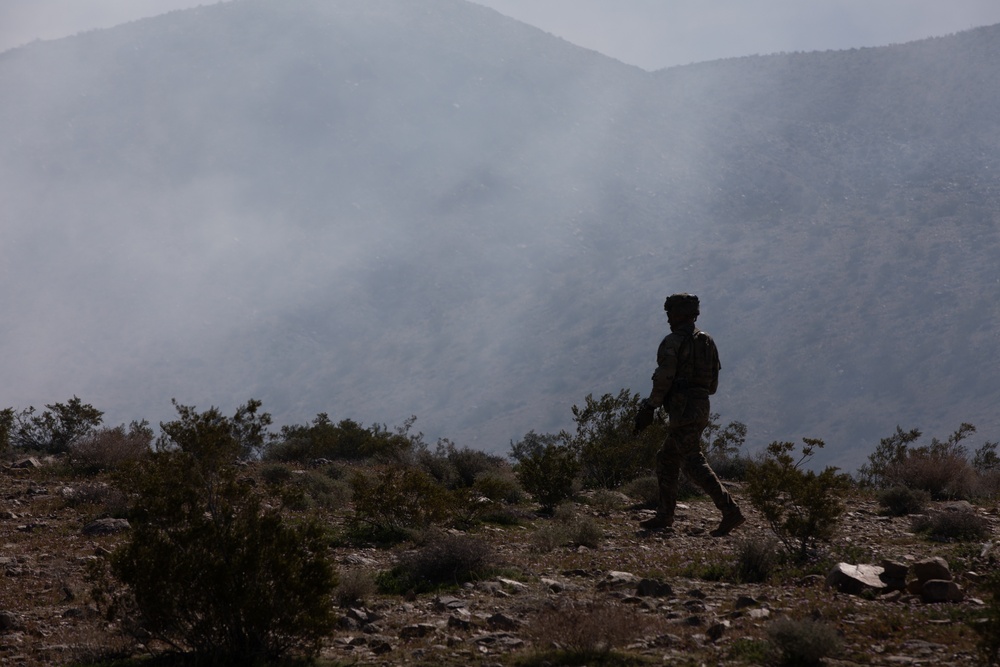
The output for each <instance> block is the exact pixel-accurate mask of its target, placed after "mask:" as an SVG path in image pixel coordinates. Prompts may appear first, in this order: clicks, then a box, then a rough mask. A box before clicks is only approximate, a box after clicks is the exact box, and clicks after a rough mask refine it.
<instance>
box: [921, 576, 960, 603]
mask: <svg viewBox="0 0 1000 667" xmlns="http://www.w3.org/2000/svg"><path fill="white" fill-rule="evenodd" d="M964 598H965V594H964V593H963V592H962V587H961V586H959V585H958V584H956V583H955V582H954V581H951V580H946V579H931V580H929V581H925V582H924V584H923V586H921V588H920V599H922V600H923V601H924V602H928V603H934V602H961V601H962V600H963V599H964Z"/></svg>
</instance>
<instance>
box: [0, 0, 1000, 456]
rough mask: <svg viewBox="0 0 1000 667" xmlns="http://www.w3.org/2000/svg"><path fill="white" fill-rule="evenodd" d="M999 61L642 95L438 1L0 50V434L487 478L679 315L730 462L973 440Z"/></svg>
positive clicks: (982, 387)
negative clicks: (201, 411)
mask: <svg viewBox="0 0 1000 667" xmlns="http://www.w3.org/2000/svg"><path fill="white" fill-rule="evenodd" d="M914 54H916V55H914ZM998 54H1000V28H998V27H992V28H983V29H976V30H974V31H969V32H968V33H958V34H956V35H954V36H950V37H943V38H935V39H932V40H922V41H921V42H915V43H910V44H906V45H898V46H889V47H877V48H873V49H863V50H857V51H850V52H823V53H815V54H788V55H775V56H752V57H747V58H741V59H727V60H725V61H716V62H713V63H705V64H699V65H690V66H685V67H679V68H670V69H667V70H659V71H657V72H653V73H648V72H644V71H642V70H639V69H638V68H634V67H631V66H627V65H624V64H621V63H618V62H617V61H614V60H612V59H609V58H606V57H604V56H601V55H600V54H597V53H595V52H592V51H588V50H586V49H583V48H580V47H576V46H573V45H571V44H569V43H567V42H564V41H563V40H559V39H558V38H554V37H552V36H551V35H547V34H546V33H543V32H542V31H539V30H537V29H534V28H530V27H528V26H524V25H523V24H520V23H517V22H516V21H513V20H511V19H506V18H503V17H501V16H500V15H499V14H497V13H496V12H493V11H492V10H488V9H486V8H482V7H479V6H476V5H472V4H471V3H466V2H461V1H459V0H435V2H433V3H421V4H420V5H419V6H414V5H413V3H405V2H398V1H390V0H384V1H379V2H365V3H358V2H349V1H343V2H336V3H326V2H323V3H320V2H308V1H298V2H288V3H282V4H280V5H278V4H275V3H267V2H262V1H259V0H242V1H241V2H234V3H227V4H225V5H215V6H210V7H203V8H198V9H193V10H184V11H179V12H172V13H170V14H167V15H164V16H161V17H156V18H153V19H146V20H143V21H140V22H136V23H134V24H128V25H126V26H121V27H119V28H115V29H111V30H109V31H95V32H91V33H85V34H84V35H80V36H77V37H74V38H68V39H67V40H59V41H56V42H47V43H40V44H33V45H29V46H26V47H21V48H20V49H15V50H11V51H8V52H5V53H3V54H0V89H3V90H7V91H9V92H11V93H12V94H11V95H10V96H8V97H7V98H6V99H7V100H8V102H7V103H4V102H0V120H2V121H3V122H4V124H5V126H6V127H9V128H12V131H11V132H9V133H8V134H7V136H6V138H0V157H2V160H0V164H2V165H5V166H2V167H0V191H2V194H3V195H4V199H5V201H7V202H8V211H9V214H8V215H9V216H10V217H9V218H8V219H9V220H10V221H11V224H10V225H9V228H8V240H9V243H5V247H4V248H3V249H0V263H2V265H3V267H4V269H3V270H4V274H5V277H6V279H7V280H6V282H7V284H8V285H9V290H8V292H7V294H6V296H5V298H4V302H3V306H4V310H5V312H9V313H16V314H17V317H14V318H12V320H13V321H12V322H9V323H8V324H7V325H6V326H5V329H6V331H5V333H6V336H5V338H6V340H7V341H8V346H9V347H8V349H10V350H15V351H16V354H11V355H7V356H8V359H7V361H5V362H3V363H2V364H0V368H2V369H3V373H4V376H5V377H7V378H9V382H8V389H7V391H6V392H5V393H4V395H2V396H0V402H4V403H9V404H13V405H17V406H24V405H26V404H31V403H34V404H36V405H37V404H40V403H45V402H53V401H58V400H63V399H64V398H65V397H66V396H64V394H65V395H70V394H73V393H76V394H78V395H80V396H81V398H84V399H85V400H87V401H90V402H93V403H94V404H95V405H97V406H98V407H100V408H102V409H105V410H107V411H108V413H109V417H112V416H113V418H114V419H116V420H122V421H127V420H128V419H132V418H142V417H149V418H152V419H154V420H157V419H160V418H169V416H170V415H169V414H167V411H169V409H170V404H169V399H170V398H172V397H173V398H177V399H178V400H179V401H180V402H181V403H184V404H188V403H192V404H197V405H207V404H222V405H223V406H227V405H230V404H232V405H234V406H235V405H237V404H239V403H240V402H242V401H244V400H246V399H247V398H249V397H251V396H252V397H255V398H260V399H262V400H263V401H264V407H265V409H270V410H272V411H273V412H274V413H275V414H276V416H278V417H279V419H280V420H281V421H284V422H293V423H303V422H306V421H308V420H309V419H311V417H312V416H313V415H314V414H316V413H318V412H329V413H330V414H331V416H334V417H336V418H346V417H350V418H354V419H358V420H361V421H365V422H372V421H378V422H389V423H402V421H403V420H404V419H406V418H407V417H408V416H409V415H411V414H414V415H416V416H417V417H418V421H417V426H418V427H420V428H422V429H423V430H425V431H427V432H428V433H430V434H432V435H433V436H435V437H438V436H439V437H447V438H451V439H454V440H456V441H457V442H459V444H468V445H470V446H477V447H481V448H483V449H486V450H488V451H500V452H503V451H506V448H507V446H508V444H509V441H510V440H511V439H516V438H518V437H520V436H521V435H523V434H524V433H525V432H527V431H528V430H532V429H533V430H536V431H540V432H541V431H549V430H557V429H559V428H565V427H568V426H569V425H570V424H571V414H570V409H569V408H570V406H571V405H573V404H574V403H577V404H578V403H581V402H582V400H583V397H584V396H585V395H587V394H588V393H594V394H596V395H600V394H602V393H607V392H612V393H616V392H617V391H618V389H619V388H621V387H630V388H631V389H632V390H633V391H636V392H640V393H645V392H646V391H648V385H649V380H648V377H649V374H650V373H651V372H652V365H653V364H654V362H655V359H654V358H653V357H654V354H655V349H656V344H657V343H658V341H659V338H660V337H662V335H663V334H664V333H665V321H664V318H663V316H662V314H661V312H662V311H660V310H659V309H660V307H661V305H662V301H663V297H664V296H665V295H666V294H667V293H669V292H672V291H693V292H697V293H699V294H700V295H701V297H702V300H703V304H704V305H703V316H702V318H701V324H702V325H703V326H704V327H705V328H706V329H707V330H709V331H710V332H711V333H712V334H713V335H714V336H715V337H716V339H717V340H718V342H719V345H720V349H721V353H722V359H723V376H722V385H721V388H720V394H719V395H718V396H717V400H716V401H715V404H714V409H716V410H717V411H719V412H720V413H721V414H722V416H723V419H726V420H728V419H738V420H741V421H745V422H747V423H748V425H749V426H750V433H749V437H750V442H751V443H752V445H753V446H762V445H764V444H766V443H767V442H769V441H770V440H774V439H782V440H785V439H791V440H795V439H798V438H799V437H820V438H824V439H827V441H828V448H827V451H826V453H825V455H826V457H827V460H828V461H833V462H835V463H837V464H838V465H842V466H843V467H846V468H852V467H853V466H856V465H857V464H859V463H860V462H861V459H862V458H863V454H864V453H866V452H867V451H870V449H871V448H872V447H874V444H876V443H877V439H878V438H879V437H883V436H886V435H889V434H891V433H892V432H893V430H894V427H895V425H896V424H897V423H901V424H902V425H903V426H906V427H911V426H917V427H920V428H924V429H925V430H927V431H928V433H929V434H930V435H936V436H939V437H943V436H944V435H945V434H946V433H949V432H951V431H952V430H954V429H955V428H957V426H958V425H959V423H961V422H963V421H968V422H973V423H975V424H976V425H977V426H979V427H980V431H981V433H982V434H984V435H985V436H986V437H987V438H992V439H995V435H993V434H994V433H995V432H996V430H997V428H998V427H1000V422H998V418H997V417H996V416H995V413H994V411H993V410H992V409H991V406H992V404H993V403H994V402H995V399H996V395H997V392H996V386H995V376H996V373H995V369H994V370H992V371H991V369H990V368H989V364H988V362H987V361H986V360H989V359H995V358H996V354H995V353H996V352H1000V350H998V347H1000V340H998V338H997V334H996V331H997V324H998V319H1000V318H998V313H997V306H996V300H995V295H996V290H997V286H998V285H1000V275H998V273H997V269H996V268H995V264H996V262H995V260H994V258H995V256H996V250H997V248H998V247H1000V241H998V235H997V224H996V216H995V213H994V211H996V210H997V204H1000V201H998V197H997V193H998V191H1000V190H998V184H997V182H996V176H995V174H996V170H997V169H1000V164H998V159H997V158H998V157H1000V154H998V150H997V148H998V143H1000V142H998V134H997V132H996V123H997V121H996V118H995V114H991V113H990V112H989V110H990V109H991V108H994V107H993V101H994V100H995V99H996V96H997V95H998V94H1000V88H998V86H997V85H996V84H994V83H992V81H991V80H990V79H989V78H988V76H987V74H988V72H989V68H990V65H991V64H993V63H995V62H996V59H997V58H998V57H1000V56H998ZM991 59H992V60H991ZM843 63H847V64H846V65H845V64H843ZM927 63H932V64H934V65H935V66H934V67H931V68H929V69H928V67H927ZM963 67H964V68H966V69H967V70H968V71H964V70H963V69H962V68H963ZM956 71H957V72H959V73H960V74H961V76H957V75H956V74H955V72H956ZM879 77H881V79H880V78H879ZM12 99H13V100H16V102H10V100H12ZM893 100H903V101H904V102H906V105H905V106H904V107H903V108H895V107H893V105H892V104H891V102H892V101H893ZM887 110H888V111H887ZM890 111H891V112H892V113H889V112H890ZM935 118H938V119H939V120H938V121H935ZM940 119H943V121H941V120H940ZM935 122H937V123H938V124H935ZM934 308H936V309H937V312H934V310H933V309H934ZM831 320H832V324H831ZM15 357H16V358H15Z"/></svg>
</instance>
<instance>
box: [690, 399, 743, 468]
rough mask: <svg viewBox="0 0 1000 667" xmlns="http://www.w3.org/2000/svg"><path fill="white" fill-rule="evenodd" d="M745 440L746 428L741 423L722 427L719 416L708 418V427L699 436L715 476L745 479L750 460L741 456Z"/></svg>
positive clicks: (712, 415)
mask: <svg viewBox="0 0 1000 667" xmlns="http://www.w3.org/2000/svg"><path fill="white" fill-rule="evenodd" d="M746 439H747V426H746V424H744V423H743V422H738V421H732V422H729V423H728V424H726V425H725V426H722V425H721V424H720V423H719V414H718V413H717V412H713V413H712V414H711V415H710V416H709V422H708V426H707V427H706V428H705V430H704V431H703V432H702V434H701V448H702V450H703V451H704V452H705V458H706V459H708V463H709V465H710V466H712V470H714V471H715V474H716V475H718V476H719V477H721V478H722V479H729V480H743V479H746V471H747V465H748V464H749V462H750V459H749V458H747V457H746V456H743V455H742V454H741V448H742V447H743V444H744V443H745V442H746Z"/></svg>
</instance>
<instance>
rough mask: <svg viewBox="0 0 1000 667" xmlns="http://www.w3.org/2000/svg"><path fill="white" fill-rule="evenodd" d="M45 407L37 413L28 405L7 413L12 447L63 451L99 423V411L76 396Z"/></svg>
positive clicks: (42, 450) (57, 452)
mask: <svg viewBox="0 0 1000 667" xmlns="http://www.w3.org/2000/svg"><path fill="white" fill-rule="evenodd" d="M45 407H46V410H45V411H44V412H41V413H36V410H35V408H34V407H29V408H27V409H26V410H22V411H21V412H16V413H11V414H10V416H9V418H8V419H9V421H10V423H9V425H8V427H7V428H8V433H9V435H8V438H9V441H10V444H11V445H12V446H14V447H20V448H22V449H29V450H36V451H40V452H44V453H46V454H64V453H66V452H68V451H69V450H70V448H71V447H72V446H73V444H74V443H76V442H77V441H79V440H80V439H81V438H84V437H85V436H88V435H90V434H91V433H92V432H93V431H94V429H96V428H97V427H98V426H100V425H101V421H102V419H103V417H104V413H103V412H102V411H100V410H98V409H97V408H95V407H94V406H93V405H90V404H89V403H84V402H83V401H81V400H80V399H79V398H77V397H76V396H74V397H73V398H71V399H70V400H68V401H67V402H66V403H54V404H52V405H46V406H45Z"/></svg>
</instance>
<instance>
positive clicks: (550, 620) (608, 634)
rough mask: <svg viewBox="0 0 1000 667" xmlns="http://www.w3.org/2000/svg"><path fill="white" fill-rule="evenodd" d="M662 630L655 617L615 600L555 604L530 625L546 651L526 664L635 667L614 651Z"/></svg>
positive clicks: (532, 636)
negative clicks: (618, 665)
mask: <svg viewBox="0 0 1000 667" xmlns="http://www.w3.org/2000/svg"><path fill="white" fill-rule="evenodd" d="M660 627H661V626H660V621H659V619H657V618H656V617H655V616H654V615H649V614H641V613H639V612H638V611H637V610H635V609H633V608H631V607H625V606H620V605H618V604H615V603H614V602H612V601H606V600H594V601H591V602H577V603H572V602H571V603H566V604H560V605H552V606H551V608H548V607H547V608H543V609H541V610H539V612H538V615H537V616H536V617H535V618H533V619H532V620H531V623H530V624H529V630H528V634H529V636H530V637H531V638H532V639H533V640H534V642H535V644H536V645H538V646H540V647H544V648H542V649H541V652H540V654H539V655H537V656H536V661H535V662H527V663H523V664H539V665H540V664H547V665H601V664H604V665H610V664H622V665H624V664H634V663H630V662H629V661H628V660H627V659H626V658H625V657H624V656H621V657H619V656H617V655H616V654H615V649H620V648H622V647H625V646H627V645H629V644H630V643H632V642H633V641H635V640H636V639H638V638H640V637H644V636H646V635H649V634H653V633H655V632H656V631H657V630H658V629H659V628H660Z"/></svg>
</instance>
